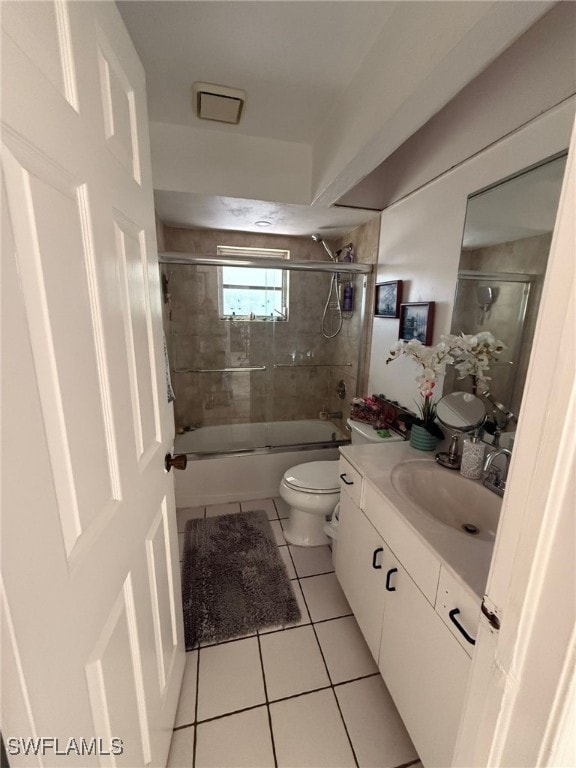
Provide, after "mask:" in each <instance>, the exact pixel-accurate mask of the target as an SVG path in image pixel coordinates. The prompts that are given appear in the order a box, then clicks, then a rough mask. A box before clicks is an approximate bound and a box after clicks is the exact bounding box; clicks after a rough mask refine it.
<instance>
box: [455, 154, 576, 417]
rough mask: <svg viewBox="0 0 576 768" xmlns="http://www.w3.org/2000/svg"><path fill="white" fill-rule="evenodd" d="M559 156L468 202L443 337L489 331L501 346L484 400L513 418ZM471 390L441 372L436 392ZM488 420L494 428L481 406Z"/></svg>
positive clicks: (560, 169)
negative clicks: (451, 307)
mask: <svg viewBox="0 0 576 768" xmlns="http://www.w3.org/2000/svg"><path fill="white" fill-rule="evenodd" d="M565 164H566V156H565V155H563V156H562V157H557V158H555V159H553V160H550V161H548V162H545V163H542V164H540V165H538V166H536V167H532V168H529V169H527V170H525V171H522V172H521V173H519V174H517V175H516V176H514V177H513V178H511V179H507V180H504V181H502V182H500V183H498V184H496V185H495V186H493V187H490V188H489V189H486V190H482V191H480V192H478V193H476V194H474V195H471V196H470V198H469V199H468V206H467V209H466V221H465V224H464V236H463V242H462V251H461V254H460V265H459V270H458V283H457V288H456V297H455V301H454V312H453V315H452V327H451V333H454V334H459V333H466V334H476V333H479V332H480V331H490V332H491V333H493V334H494V336H495V337H496V338H498V339H502V341H503V342H504V343H505V344H506V346H507V349H506V350H505V351H504V353H503V354H502V355H501V356H500V358H499V360H498V362H497V363H495V364H492V365H491V366H490V371H489V376H490V377H491V381H490V395H491V398H492V401H497V402H498V403H503V404H504V407H505V409H507V410H508V411H511V412H513V413H515V414H517V413H518V411H519V408H520V402H521V400H522V393H523V390H524V382H525V378H526V371H527V369H528V361H529V358H530V352H531V348H532V339H533V336H534V329H535V327H536V319H537V315H538V307H539V304H540V296H541V292H542V283H543V280H544V274H545V272H546V264H547V261H548V253H549V250H550V243H551V240H552V230H553V229H554V222H555V218H556V210H557V208H558V201H559V198H560V190H561V186H562V177H563V174H564V167H565ZM466 388H468V389H471V381H470V379H469V378H468V379H467V380H465V381H462V380H458V379H457V378H456V372H455V371H454V370H449V371H448V373H447V376H446V379H445V382H444V393H445V394H446V393H450V392H454V391H457V390H463V389H466ZM486 408H487V411H488V418H489V419H491V420H492V421H495V422H497V423H498V419H497V418H496V416H497V415H498V414H496V413H494V414H493V416H494V418H492V416H491V414H492V411H493V410H495V409H494V406H493V403H491V402H490V400H489V399H486Z"/></svg>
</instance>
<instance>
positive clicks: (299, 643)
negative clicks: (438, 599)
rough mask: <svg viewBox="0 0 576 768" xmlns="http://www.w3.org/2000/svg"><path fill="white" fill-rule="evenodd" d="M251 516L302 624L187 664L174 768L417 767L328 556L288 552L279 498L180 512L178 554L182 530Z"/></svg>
mask: <svg viewBox="0 0 576 768" xmlns="http://www.w3.org/2000/svg"><path fill="white" fill-rule="evenodd" d="M252 509H264V510H265V511H266V513H267V515H268V519H269V520H270V522H271V525H272V528H273V531H274V535H275V537H276V541H277V543H278V546H279V548H280V554H281V555H282V558H283V560H284V562H285V563H286V567H287V570H288V575H289V577H290V579H291V580H292V586H293V588H294V592H295V594H296V597H297V599H298V603H299V605H300V610H301V613H302V619H301V621H300V622H299V624H298V625H297V626H292V627H288V628H286V629H282V628H278V629H268V630H264V631H262V632H259V633H257V634H255V635H252V636H249V637H243V638H240V639H237V640H230V641H227V642H224V643H219V644H216V645H209V646H201V647H200V648H199V649H197V650H194V651H189V652H188V653H187V654H186V668H185V672H184V681H183V685H182V691H181V694H180V702H179V704H178V712H177V716H176V728H175V730H174V734H173V737H172V746H171V749H170V755H169V758H168V768H324V767H325V768H339V767H340V766H342V767H344V766H351V767H353V766H356V767H357V768H408V766H413V767H414V768H417V767H418V768H421V763H420V762H419V760H418V755H417V754H416V751H415V749H414V746H413V745H412V742H411V741H410V738H409V736H408V734H407V732H406V729H405V728H404V725H403V723H402V721H401V719H400V716H399V715H398V712H397V711H396V708H395V707H394V704H393V702H392V699H391V698H390V695H389V693H388V691H387V689H386V686H385V685H384V682H383V680H382V678H381V677H380V675H379V673H378V670H377V667H376V665H375V663H374V660H373V659H372V656H371V654H370V651H369V650H368V647H367V646H366V643H365V642H364V638H363V637H362V634H361V633H360V630H359V628H358V625H357V624H356V621H355V619H354V617H353V616H352V613H351V610H350V606H349V605H348V602H347V601H346V598H345V596H344V594H343V592H342V590H341V589H340V585H339V584H338V580H337V579H336V576H335V574H334V568H333V566H332V556H331V552H330V550H329V548H328V547H311V548H303V547H294V546H292V545H290V546H288V545H287V544H286V541H285V540H284V537H283V535H282V521H283V520H284V519H285V518H286V517H287V508H286V505H285V503H284V501H283V500H282V499H280V498H278V499H258V500H256V501H249V502H244V501H243V502H239V503H229V504H218V505H214V506H208V507H193V508H187V509H181V510H178V514H177V518H178V531H179V539H180V546H181V550H182V544H183V538H184V536H183V532H184V527H185V523H186V521H187V520H189V519H191V518H197V517H204V516H207V517H212V516H214V515H221V514H230V513H231V512H240V511H241V510H242V511H248V510H252Z"/></svg>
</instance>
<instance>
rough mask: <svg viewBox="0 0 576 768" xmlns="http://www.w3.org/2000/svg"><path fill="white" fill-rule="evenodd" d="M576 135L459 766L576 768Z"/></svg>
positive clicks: (461, 737) (482, 623)
mask: <svg viewBox="0 0 576 768" xmlns="http://www.w3.org/2000/svg"><path fill="white" fill-rule="evenodd" d="M575 190H576V126H575V128H574V131H573V133H572V140H571V143H570V150H569V154H568V161H567V166H566V173H565V177H564V183H563V188H562V195H561V198H560V204H559V209H558V214H557V218H556V227H555V230H554V235H553V239H552V244H551V250H550V257H549V261H548V267H547V271H546V279H545V284H544V289H543V294H542V300H541V303H540V312H539V316H538V324H537V327H536V332H535V335H534V343H533V347H532V355H531V358H530V367H529V370H528V375H527V378H526V387H525V391H524V397H523V401H522V407H521V412H522V413H524V414H529V415H530V416H529V418H525V419H520V423H519V425H518V432H517V436H516V441H515V444H514V452H513V456H512V463H511V468H510V474H509V483H508V488H507V491H506V495H505V497H504V503H503V506H502V522H501V526H500V530H499V531H498V536H497V539H496V546H495V552H494V557H493V560H492V565H491V569H490V574H489V577H488V584H487V587H486V598H485V604H486V607H487V609H488V611H492V612H494V613H495V614H496V615H497V617H498V618H499V620H500V623H501V628H500V630H496V629H494V628H492V627H491V625H490V623H489V621H488V619H487V618H486V617H484V616H482V617H481V621H480V629H479V635H478V640H477V645H476V653H475V657H474V660H473V666H472V672H471V680H470V685H469V689H468V694H467V701H466V705H465V709H464V713H463V718H462V722H461V727H460V732H459V737H458V742H457V745H456V751H455V755H454V762H453V764H454V766H466V767H467V768H475V767H476V766H496V765H498V766H527V765H530V766H549V767H550V768H561V767H562V768H569V767H570V768H571V767H572V766H574V765H576V734H575V731H574V707H575V703H576V702H575V682H576V678H575V663H576V645H575V644H576V624H575V619H576V616H575V614H576V556H575V555H576V553H575V550H576V530H575V518H574V499H575V498H576V488H575V476H576V440H575V434H574V424H575V423H576V375H575V374H576V360H575V356H576V344H575V340H574V335H575V331H576V289H575V257H574V253H575V247H576V227H575V218H576V217H575V212H576V195H575Z"/></svg>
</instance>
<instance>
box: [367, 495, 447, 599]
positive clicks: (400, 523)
mask: <svg viewBox="0 0 576 768" xmlns="http://www.w3.org/2000/svg"><path fill="white" fill-rule="evenodd" d="M362 508H363V510H364V512H365V513H366V516H367V517H368V519H369V520H370V522H371V523H372V525H373V526H374V527H375V528H376V530H377V531H378V533H379V534H380V536H382V538H383V539H384V541H385V542H386V543H387V544H388V546H389V547H390V549H391V550H392V552H394V554H395V555H396V557H397V558H398V560H400V562H401V563H402V565H403V566H404V567H405V568H406V570H407V571H408V573H409V574H410V576H411V577H412V579H413V580H414V581H415V582H416V584H417V586H418V587H419V588H420V589H421V590H422V592H423V593H424V595H425V597H426V599H427V600H428V602H429V603H431V604H432V605H434V603H435V602H436V588H437V586H438V577H439V575H440V561H439V560H438V558H437V557H436V556H435V555H434V554H433V553H432V551H431V550H430V549H429V548H428V547H427V546H426V545H425V544H424V542H423V541H422V540H421V539H419V538H418V537H417V536H416V535H415V534H414V532H413V531H411V530H410V528H409V527H408V526H407V524H406V522H405V521H404V520H403V519H402V518H401V516H400V515H399V514H398V512H396V510H395V509H394V508H393V507H392V505H391V504H390V502H388V501H387V500H386V499H385V498H384V496H382V494H381V493H380V492H379V491H377V490H376V489H375V488H374V486H373V485H372V484H371V483H370V482H365V488H364V503H363V505H362Z"/></svg>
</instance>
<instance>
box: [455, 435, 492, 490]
mask: <svg viewBox="0 0 576 768" xmlns="http://www.w3.org/2000/svg"><path fill="white" fill-rule="evenodd" d="M485 451H486V446H485V445H484V443H483V442H482V441H481V440H480V435H479V434H478V432H475V433H474V435H473V436H472V437H469V438H466V440H464V446H463V448H462V459H461V463H460V474H461V475H462V477H467V478H468V479H469V480H479V479H480V478H481V477H482V472H483V468H484V452H485Z"/></svg>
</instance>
